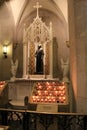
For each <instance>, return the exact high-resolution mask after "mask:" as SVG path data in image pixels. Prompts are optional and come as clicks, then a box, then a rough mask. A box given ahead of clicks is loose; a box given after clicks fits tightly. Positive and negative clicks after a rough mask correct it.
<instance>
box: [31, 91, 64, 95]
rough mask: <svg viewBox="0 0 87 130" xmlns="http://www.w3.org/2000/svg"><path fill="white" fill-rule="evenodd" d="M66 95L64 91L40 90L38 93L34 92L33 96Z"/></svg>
mask: <svg viewBox="0 0 87 130" xmlns="http://www.w3.org/2000/svg"><path fill="white" fill-rule="evenodd" d="M65 94H66V91H65V90H63V91H47V90H44V91H41V90H38V91H36V92H33V95H35V96H41V95H42V96H48V95H49V96H64V95H65Z"/></svg>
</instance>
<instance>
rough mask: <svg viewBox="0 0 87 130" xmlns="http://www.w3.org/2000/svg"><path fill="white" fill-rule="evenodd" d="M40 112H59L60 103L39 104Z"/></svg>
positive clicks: (38, 109)
mask: <svg viewBox="0 0 87 130" xmlns="http://www.w3.org/2000/svg"><path fill="white" fill-rule="evenodd" d="M37 111H39V112H52V113H53V112H58V104H37Z"/></svg>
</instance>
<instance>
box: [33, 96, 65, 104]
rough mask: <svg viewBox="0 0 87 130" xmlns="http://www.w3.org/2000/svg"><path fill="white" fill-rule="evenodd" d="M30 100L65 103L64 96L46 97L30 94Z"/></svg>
mask: <svg viewBox="0 0 87 130" xmlns="http://www.w3.org/2000/svg"><path fill="white" fill-rule="evenodd" d="M32 101H33V102H34V103H36V102H42V103H65V102H66V97H65V96H63V97H57V98H56V97H53V96H52V97H50V96H47V97H46V98H44V97H42V96H41V97H40V96H32Z"/></svg>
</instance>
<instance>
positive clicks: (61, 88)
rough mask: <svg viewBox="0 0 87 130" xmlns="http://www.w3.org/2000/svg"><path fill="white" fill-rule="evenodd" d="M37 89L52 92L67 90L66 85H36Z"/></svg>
mask: <svg viewBox="0 0 87 130" xmlns="http://www.w3.org/2000/svg"><path fill="white" fill-rule="evenodd" d="M36 89H37V90H50V91H51V90H58V91H61V90H64V89H65V85H63V86H51V85H48V86H45V85H36Z"/></svg>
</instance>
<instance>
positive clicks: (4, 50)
mask: <svg viewBox="0 0 87 130" xmlns="http://www.w3.org/2000/svg"><path fill="white" fill-rule="evenodd" d="M3 54H4V57H5V58H7V45H4V46H3Z"/></svg>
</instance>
